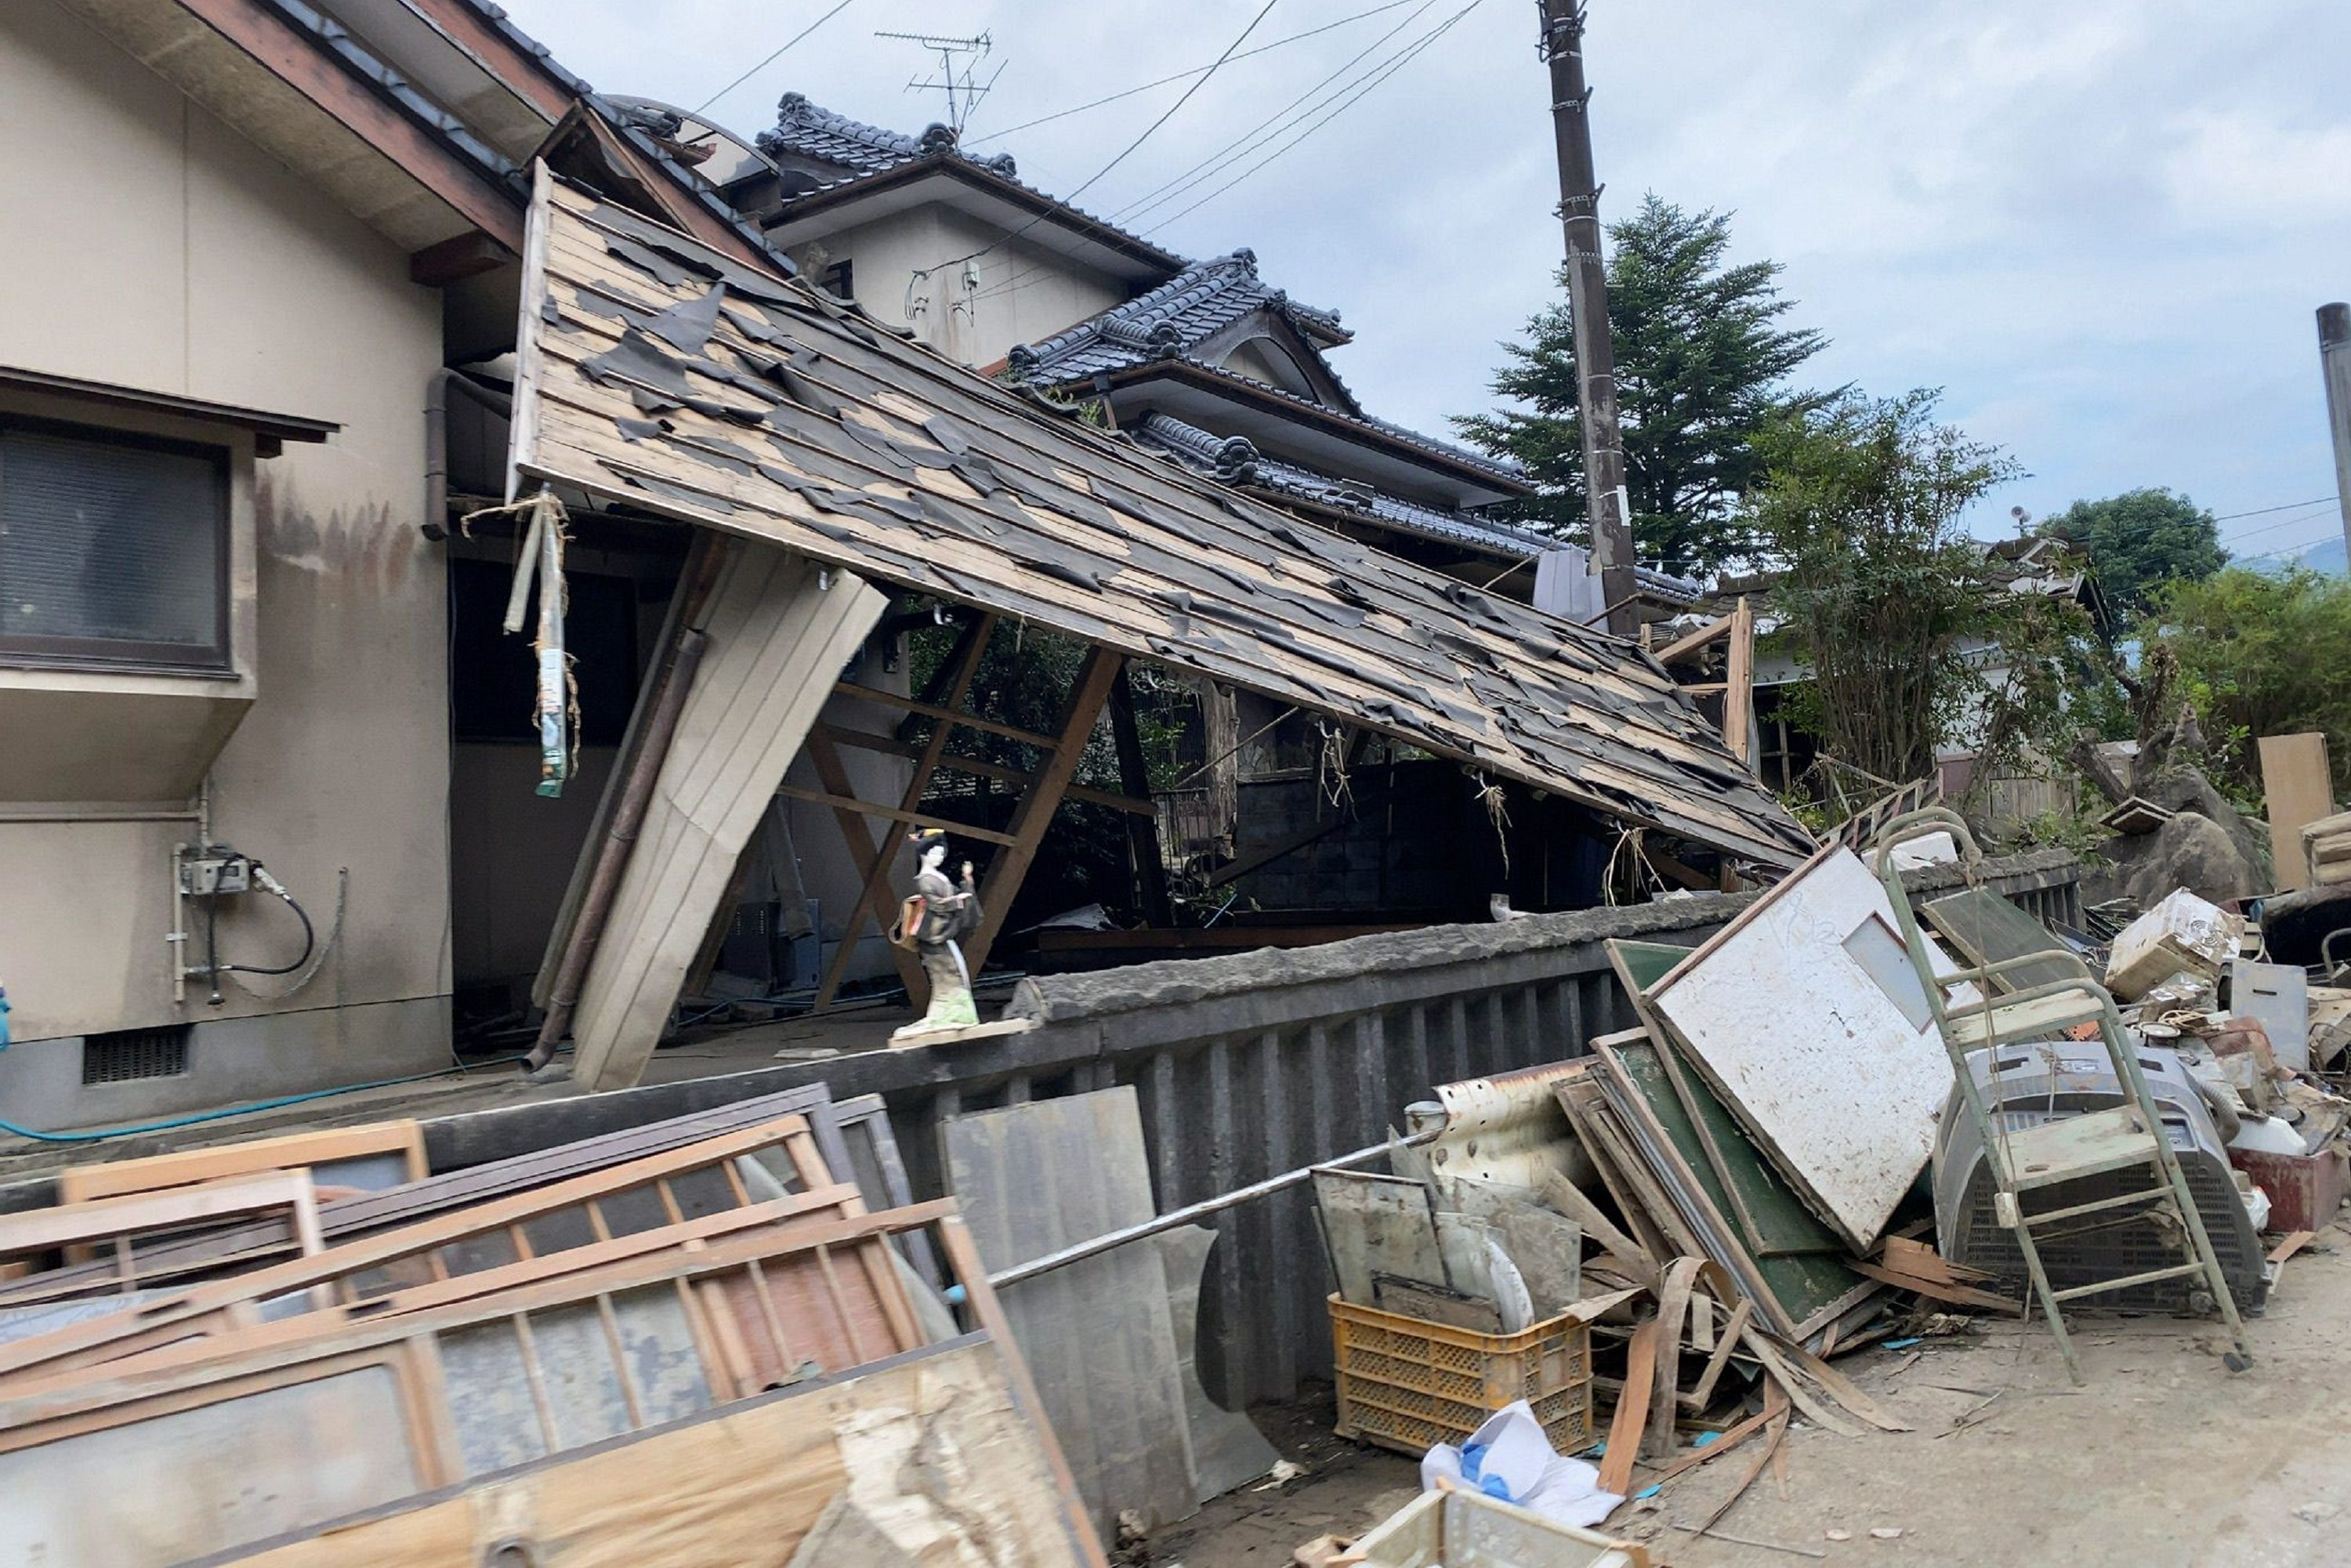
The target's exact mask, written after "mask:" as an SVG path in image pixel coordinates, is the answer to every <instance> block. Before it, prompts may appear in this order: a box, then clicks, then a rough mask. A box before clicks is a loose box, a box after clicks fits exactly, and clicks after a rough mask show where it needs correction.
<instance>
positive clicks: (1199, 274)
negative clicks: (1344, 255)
mask: <svg viewBox="0 0 2351 1568" xmlns="http://www.w3.org/2000/svg"><path fill="white" fill-rule="evenodd" d="M1257 310H1270V311H1272V312H1273V313H1274V314H1276V315H1278V316H1280V317H1283V318H1285V319H1288V320H1289V321H1290V322H1291V323H1292V324H1293V325H1294V326H1296V327H1297V328H1298V329H1299V330H1300V331H1301V332H1302V333H1304V334H1305V335H1306V337H1307V338H1308V339H1309V340H1311V341H1314V342H1316V343H1318V344H1325V345H1328V344H1337V343H1344V342H1347V341H1350V340H1352V339H1353V333H1351V332H1349V331H1348V330H1347V329H1345V328H1343V327H1342V326H1340V325H1339V313H1338V312H1337V311H1336V310H1317V309H1315V308H1312V307H1311V306H1306V305H1301V304H1299V303H1297V302H1296V301H1295V300H1293V299H1291V298H1290V296H1288V295H1287V294H1285V293H1283V292H1282V291H1281V290H1280V289H1279V288H1270V287H1267V286H1266V285H1265V284H1264V283H1263V282H1262V281H1260V280H1259V277H1258V275H1257V253H1256V252H1254V251H1249V250H1237V251H1235V252H1233V253H1232V254H1231V255H1230V256H1217V257H1214V258H1212V259H1210V260H1207V261H1196V262H1194V263H1193V264H1192V265H1191V266H1189V267H1186V268H1185V269H1184V270H1183V271H1182V272H1180V273H1177V274H1176V275H1175V277H1171V278H1169V279H1168V280H1167V281H1166V282H1165V283H1163V284H1161V285H1160V286H1159V287H1156V288H1154V289H1152V290H1151V291H1149V292H1148V293H1145V294H1138V295H1136V296H1135V297H1134V298H1132V299H1130V300H1128V301H1127V302H1126V303H1125V304H1123V305H1113V306H1112V307H1111V308H1109V309H1107V310H1105V311H1103V312H1102V314H1101V315H1099V316H1093V317H1089V318H1088V319H1085V320H1083V321H1081V322H1079V323H1078V324H1077V325H1076V326H1074V327H1072V328H1071V329H1069V330H1067V331H1065V332H1061V333H1057V334H1056V335H1054V336H1053V337H1050V338H1048V339H1046V340H1044V341H1043V342H1041V343H1024V344H1022V345H1020V346H1019V348H1016V349H1014V350H1012V352H1011V354H1010V356H1009V361H1010V365H1011V368H1012V369H1013V370H1015V371H1019V373H1020V375H1021V378H1022V379H1023V380H1026V381H1037V382H1070V381H1080V380H1083V379H1084V378H1086V377H1088V376H1095V375H1100V374H1102V372H1103V371H1117V370H1124V369H1126V368H1127V367H1128V366H1130V365H1139V364H1143V363H1144V362H1145V361H1151V360H1155V359H1164V358H1165V357H1166V355H1167V354H1168V353H1169V352H1171V351H1172V352H1175V353H1186V352H1187V351H1188V350H1192V349H1196V348H1197V347H1198V346H1199V345H1200V344H1202V343H1204V342H1206V341H1207V340H1209V339H1210V338H1213V337H1215V336H1216V335H1217V333H1218V332H1221V331H1223V330H1224V329H1226V328H1228V327H1229V326H1231V325H1232V324H1233V323H1234V322H1236V321H1238V320H1239V319H1241V318H1242V317H1244V316H1247V315H1249V314H1250V313H1251V312H1252V311H1257Z"/></svg>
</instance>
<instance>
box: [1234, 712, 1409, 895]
mask: <svg viewBox="0 0 2351 1568" xmlns="http://www.w3.org/2000/svg"><path fill="white" fill-rule="evenodd" d="M1370 738H1371V732H1370V731H1369V730H1358V731H1357V732H1356V734H1355V740H1354V744H1353V747H1352V748H1351V749H1350V751H1349V753H1348V766H1349V767H1351V768H1352V767H1353V766H1354V764H1355V761H1356V760H1357V759H1358V758H1361V757H1362V756H1363V755H1364V751H1365V750H1366V749H1367V747H1366V744H1365V743H1366V742H1368V741H1369V740H1370ZM1394 784H1395V769H1394V768H1390V769H1389V770H1388V773H1387V775H1386V777H1384V779H1381V780H1380V781H1379V782H1378V783H1376V784H1367V785H1365V786H1364V792H1363V794H1362V796H1361V797H1360V798H1358V799H1356V800H1354V802H1353V804H1354V808H1355V809H1354V810H1353V812H1352V813H1351V814H1347V815H1333V816H1332V817H1331V818H1330V819H1329V820H1328V821H1321V822H1317V823H1315V824H1314V825H1312V826H1311V827H1307V828H1301V829H1300V830H1299V831H1297V832H1294V833H1292V834H1290V836H1289V837H1288V838H1286V839H1283V840H1281V841H1280V842H1278V843H1272V844H1268V845H1267V846H1266V847H1265V848H1263V849H1261V850H1252V851H1251V852H1249V853H1248V854H1245V855H1243V856H1241V857H1240V858H1239V859H1238V860H1236V861H1232V862H1228V863H1227V864H1224V865H1220V866H1218V867H1217V869H1216V870H1215V871H1213V872H1210V873H1208V877H1207V884H1206V885H1207V886H1209V887H1222V886H1224V885H1225V883H1228V882H1233V881H1237V880H1238V879H1239V878H1241V877H1245V876H1247V875H1249V873H1251V872H1253V871H1256V870H1258V869H1259V867H1261V866H1267V865H1270V864H1272V863H1273V862H1275V861H1278V860H1280V858H1281V857H1282V856H1284V855H1286V854H1294V853H1296V852H1298V851H1300V850H1302V849H1304V848H1305V847H1306V846H1307V845H1309V844H1311V843H1314V842H1316V841H1320V840H1322V839H1327V838H1329V837H1330V836H1331V835H1332V833H1335V832H1337V831H1339V830H1340V829H1342V828H1343V827H1345V826H1346V825H1347V824H1348V823H1349V822H1352V821H1357V820H1359V819H1360V818H1361V817H1362V816H1363V814H1364V810H1365V809H1367V808H1369V807H1371V806H1373V805H1375V804H1378V803H1379V802H1381V801H1384V800H1386V799H1387V795H1388V791H1389V789H1391V788H1392V787H1393V786H1394Z"/></svg>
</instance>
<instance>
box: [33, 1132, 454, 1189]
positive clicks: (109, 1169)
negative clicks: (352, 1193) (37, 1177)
mask: <svg viewBox="0 0 2351 1568" xmlns="http://www.w3.org/2000/svg"><path fill="white" fill-rule="evenodd" d="M370 1155H399V1156H400V1161H401V1167H402V1170H404V1171H405V1172H406V1173H407V1174H406V1176H404V1177H403V1178H402V1179H403V1180H406V1181H423V1179H424V1178H425V1177H426V1176H430V1175H432V1174H433V1173H432V1171H431V1170H430V1168H428V1167H427V1166H426V1164H425V1160H424V1129H423V1127H422V1126H420V1125H419V1124H417V1123H415V1122H413V1121H399V1122H371V1123H368V1124H365V1125H363V1126H358V1127H331V1128H326V1129H323V1130H321V1131H319V1132H315V1133H288V1134H284V1135H283V1136H280V1137H275V1138H248V1139H246V1141H245V1142H243V1143H239V1144H224V1145H220V1146H219V1147H217V1148H210V1149H183V1150H180V1151H179V1152H177V1153H175V1154H169V1155H149V1156H148V1157H146V1158H144V1159H136V1160H111V1161H109V1162H108V1163H106V1164H105V1165H97V1166H68V1167H66V1168H65V1169H64V1170H62V1171H59V1172H58V1173H57V1201H58V1202H59V1203H60V1204H68V1203H89V1202H90V1201H92V1200H94V1199H97V1198H101V1197H120V1196H121V1195H122V1194H124V1193H132V1192H155V1191H159V1190H161V1189H162V1188H164V1187H173V1186H193V1185H194V1184H195V1183H197V1182H214V1181H223V1180H226V1179H227V1178H229V1177H232V1176H261V1175H264V1174H266V1173H268V1172H271V1171H291V1170H310V1171H313V1172H315V1171H316V1170H317V1168H318V1167H319V1166H325V1165H335V1164H339V1163H340V1162H343V1161H346V1160H360V1159H366V1158H368V1157H369V1156H370Z"/></svg>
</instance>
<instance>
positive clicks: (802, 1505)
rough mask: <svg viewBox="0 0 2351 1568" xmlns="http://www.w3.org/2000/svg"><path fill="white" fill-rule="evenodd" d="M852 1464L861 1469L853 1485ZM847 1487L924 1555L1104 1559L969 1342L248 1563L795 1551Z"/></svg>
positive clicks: (432, 1565) (411, 1566) (324, 1564)
mask: <svg viewBox="0 0 2351 1568" xmlns="http://www.w3.org/2000/svg"><path fill="white" fill-rule="evenodd" d="M942 1462H945V1463H949V1464H953V1465H955V1466H956V1469H957V1472H958V1473H959V1474H967V1475H968V1477H969V1480H968V1482H967V1484H964V1485H960V1486H957V1487H956V1488H954V1489H953V1490H950V1491H947V1492H945V1493H943V1494H939V1495H929V1494H926V1493H925V1491H924V1490H921V1489H920V1488H918V1487H916V1486H914V1485H909V1484H904V1483H901V1482H899V1481H898V1480H897V1478H898V1477H899V1476H901V1475H909V1476H911V1475H914V1474H916V1473H919V1472H920V1471H921V1470H922V1469H923V1468H924V1467H925V1466H928V1465H936V1464H940V1463H942ZM852 1469H854V1470H855V1471H858V1472H862V1473H863V1474H862V1479H860V1481H859V1482H858V1484H857V1486H856V1487H855V1489H854V1490H853V1493H852V1488H851V1477H852ZM681 1476H690V1477H692V1478H693V1479H694V1488H693V1493H694V1500H695V1506H694V1507H692V1508H691V1509H681V1508H680V1506H679V1502H678V1491H677V1486H678V1478H679V1477H681ZM844 1495H854V1496H856V1497H857V1498H858V1500H859V1506H860V1509H861V1511H871V1512H870V1514H869V1517H870V1518H871V1519H872V1522H874V1523H875V1524H876V1525H877V1526H883V1527H886V1528H887V1531H888V1532H889V1537H890V1538H891V1539H893V1540H895V1539H901V1538H904V1539H912V1540H915V1541H927V1542H935V1543H936V1544H935V1546H934V1548H933V1549H932V1550H931V1551H929V1552H925V1553H924V1558H923V1560H925V1561H929V1560H931V1559H932V1558H933V1557H936V1558H937V1559H938V1560H939V1561H941V1562H946V1561H949V1560H954V1559H956V1558H959V1557H960V1556H961V1555H962V1554H963V1553H964V1552H968V1551H971V1550H973V1549H974V1547H975V1543H977V1542H987V1547H988V1549H989V1550H991V1551H994V1552H1001V1553H1005V1554H1007V1555H1006V1556H1004V1558H1003V1560H1004V1561H1007V1562H1019V1563H1023V1564H1028V1563H1035V1564H1040V1568H1082V1565H1084V1564H1089V1563H1099V1562H1100V1561H1101V1558H1100V1553H1099V1547H1097V1546H1095V1545H1094V1543H1093V1542H1092V1539H1091V1537H1087V1538H1082V1539H1081V1538H1080V1537H1079V1536H1078V1535H1077V1534H1076V1532H1075V1531H1074V1529H1073V1528H1072V1526H1071V1522H1070V1521H1069V1520H1068V1518H1067V1515H1066V1511H1065V1510H1064V1509H1063V1507H1062V1502H1061V1493H1060V1489H1059V1488H1058V1487H1057V1486H1056V1484H1055V1481H1054V1477H1053V1474H1052V1469H1051V1467H1050V1463H1048V1461H1047V1459H1046V1457H1045V1455H1044V1453H1043V1450H1042V1446H1041V1444H1040V1442H1039V1440H1038V1435H1037V1433H1036V1431H1035V1429H1034V1427H1033V1426H1032V1424H1031V1423H1030V1422H1029V1420H1028V1419H1027V1418H1026V1416H1025V1414H1024V1412H1023V1411H1022V1410H1021V1409H1020V1406H1019V1400H1018V1397H1017V1396H1016V1395H1015V1394H1014V1392H1013V1390H1012V1389H1011V1387H1010V1385H1009V1384H1008V1380H1007V1379H1006V1377H1005V1375H1004V1372H1003V1369H1002V1367H1001V1365H1000V1364H998V1360H997V1356H996V1352H995V1349H994V1347H993V1346H990V1345H988V1344H986V1343H970V1342H960V1343H956V1344H955V1345H951V1346H946V1347H942V1348H941V1349H939V1350H937V1351H935V1352H931V1353H928V1354H924V1355H920V1356H917V1357H914V1358H912V1359H910V1360H907V1361H905V1362H902V1363H897V1364H892V1365H889V1366H885V1367H883V1368H879V1369H876V1370H874V1371H871V1372H866V1373H863V1374H861V1375H858V1376H856V1377H854V1378H850V1379H846V1380H843V1381H841V1382H839V1383H836V1384H831V1385H820V1386H817V1387H813V1388H810V1389H805V1390H799V1389H794V1390H786V1391H784V1392H781V1393H778V1394H776V1395H772V1396H767V1397H764V1398H759V1399H754V1400H749V1401H746V1402H743V1403H741V1404H738V1405H735V1406H726V1407H724V1408H722V1409H721V1410H719V1411H717V1412H716V1413H714V1414H712V1415H710V1416H704V1417H701V1418H699V1419H695V1420H693V1421H689V1422H686V1423H684V1424H683V1425H680V1426H677V1427H670V1428H667V1429H665V1430H664V1431H660V1432H656V1433H653V1434H650V1435H648V1436H645V1437H636V1438H632V1439H629V1440H626V1441H623V1442H621V1443H619V1444H616V1445H611V1446H609V1447H606V1448H601V1449H598V1450H593V1451H590V1452H588V1453H584V1454H580V1455H577V1456H574V1457H569V1458H561V1457H559V1458H556V1459H554V1460H550V1461H543V1462H541V1463H539V1464H536V1465H532V1466H529V1467H527V1468H526V1469H522V1470H520V1471H518V1472H513V1473H510V1474H507V1475H503V1476H501V1477H499V1478H498V1479H496V1480H495V1481H483V1482H477V1483H473V1484H472V1485H470V1486H468V1487H465V1488H464V1489H462V1490H455V1491H452V1492H449V1493H446V1494H443V1495H437V1496H427V1497H425V1498H423V1499H420V1500H418V1501H417V1503H416V1505H414V1506H412V1507H409V1508H405V1509H402V1510H401V1511H393V1512H390V1513H388V1514H382V1515H380V1516H378V1517H375V1518H371V1519H367V1520H363V1521H357V1522H354V1523H351V1524H347V1525H343V1526H340V1527H338V1528H333V1529H322V1530H319V1531H317V1532H316V1533H314V1534H311V1535H309V1536H308V1537H307V1538H306V1539H302V1540H298V1541H295V1542H287V1543H286V1544H283V1545H278V1546H276V1547H273V1548H271V1549H268V1550H266V1551H262V1552H257V1553H256V1554H254V1555H253V1556H252V1557H250V1558H247V1559H246V1560H245V1561H246V1562H247V1563H250V1564H251V1565H252V1568H359V1565H360V1564H366V1565H368V1568H444V1565H446V1564H450V1563H472V1562H475V1560H476V1558H477V1555H478V1553H479V1552H480V1545H481V1542H483V1540H484V1539H485V1531H486V1529H487V1531H488V1535H487V1538H488V1539H489V1540H492V1541H495V1542H500V1543H505V1542H512V1543H513V1544H514V1545H515V1547H516V1549H517V1551H518V1552H523V1553H527V1554H528V1555H526V1556H521V1557H517V1559H516V1561H517V1562H534V1563H537V1562H544V1563H558V1562H562V1561H570V1560H572V1559H574V1558H577V1559H579V1560H580V1561H582V1562H587V1561H593V1562H596V1563H713V1564H716V1563H783V1562H785V1561H787V1560H788V1559H789V1558H790V1557H791V1554H792V1553H793V1552H795V1551H796V1550H797V1549H798V1548H799V1545H800V1544H801V1542H803V1540H804V1539H805V1538H806V1537H807V1536H808V1535H809V1533H810V1531H812V1530H813V1529H814V1528H815V1526H816V1524H817V1521H819V1519H820V1518H821V1517H822V1516H823V1514H824V1511H825V1510H826V1508H827V1506H828V1505H829V1504H830V1503H831V1501H832V1500H833V1499H835V1498H836V1497H841V1496H844ZM500 1523H503V1524H505V1525H506V1527H507V1528H505V1529H499V1528H497V1526H498V1525H499V1524H500ZM484 1560H485V1561H488V1560H487V1559H484ZM907 1560H908V1561H909V1562H912V1561H914V1559H913V1558H911V1557H910V1558H909V1559H907ZM861 1561H862V1559H861ZM60 1568H81V1565H78V1564H60ZM123 1568H143V1565H141V1564H135V1563H126V1564H123Z"/></svg>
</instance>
